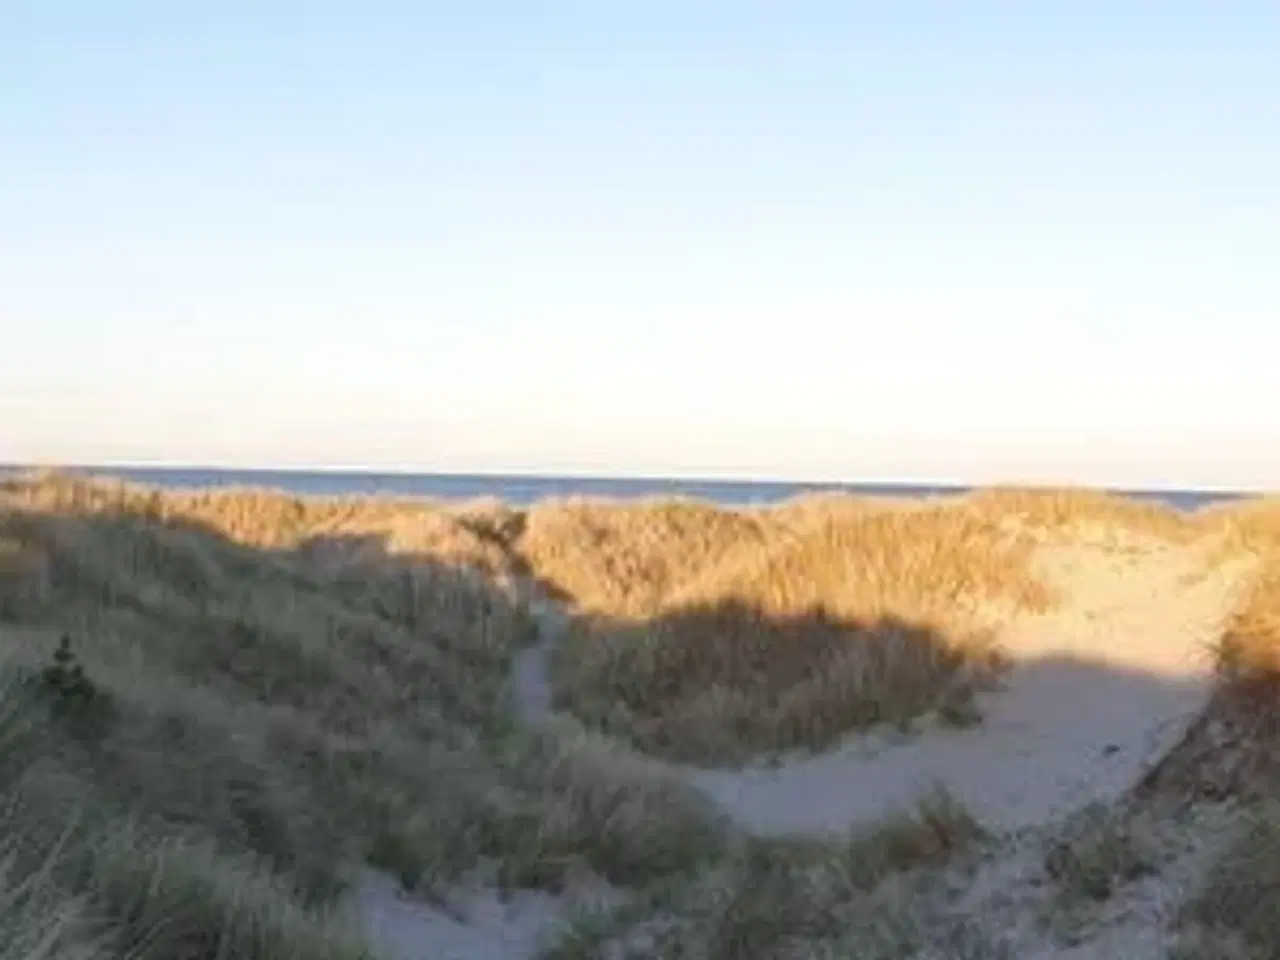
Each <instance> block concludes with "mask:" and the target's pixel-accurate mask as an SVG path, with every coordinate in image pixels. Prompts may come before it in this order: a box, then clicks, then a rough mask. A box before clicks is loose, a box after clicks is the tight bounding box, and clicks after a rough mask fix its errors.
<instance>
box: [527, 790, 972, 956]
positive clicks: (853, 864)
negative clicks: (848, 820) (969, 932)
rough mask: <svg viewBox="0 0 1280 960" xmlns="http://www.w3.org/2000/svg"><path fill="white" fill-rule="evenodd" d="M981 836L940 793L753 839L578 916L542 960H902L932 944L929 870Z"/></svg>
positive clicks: (955, 858)
mask: <svg viewBox="0 0 1280 960" xmlns="http://www.w3.org/2000/svg"><path fill="white" fill-rule="evenodd" d="M987 839H988V838H987V836H986V834H985V833H984V832H983V830H982V828H981V827H980V826H979V825H978V823H977V822H976V821H975V820H974V819H973V818H972V816H970V814H969V813H968V812H967V811H966V810H965V809H964V807H963V806H961V805H960V804H958V803H957V802H956V801H955V800H954V799H953V798H952V797H950V796H949V795H948V794H946V793H945V792H943V791H935V792H934V793H933V794H930V795H927V796H926V797H925V798H924V799H923V800H922V801H921V803H920V804H919V805H918V806H917V807H916V808H915V809H913V810H906V811H903V812H902V813H900V814H897V815H895V816H892V817H888V818H886V819H885V820H884V821H882V822H880V823H875V824H870V825H868V826H865V827H863V828H860V829H857V830H854V831H851V832H849V833H847V834H844V835H837V836H830V837H821V838H811V839H801V838H787V837H783V838H769V839H760V838H749V839H746V840H744V841H743V842H742V843H740V844H738V845H736V846H735V847H734V849H733V850H732V852H731V853H729V854H728V855H727V856H726V857H725V858H724V859H723V860H722V861H721V862H720V863H719V864H718V865H717V866H716V868H715V869H713V870H708V871H705V872H703V873H701V874H699V875H698V876H696V877H694V878H691V879H688V880H681V881H679V882H676V883H674V884H671V883H668V884H664V885H662V886H660V887H657V888H655V889H654V890H652V891H651V892H650V896H649V897H648V898H647V899H645V900H640V901H638V902H637V903H634V904H632V905H630V906H629V907H628V908H624V909H623V910H620V911H618V912H616V913H613V914H610V915H588V916H584V917H582V918H579V920H578V922H577V923H576V924H575V925H574V926H573V927H572V928H571V929H570V931H569V932H568V934H567V935H566V936H565V937H564V938H563V939H562V940H561V941H560V942H559V943H558V944H557V945H556V946H555V947H553V948H550V949H548V950H547V951H546V952H545V953H544V954H543V955H542V960H586V958H587V957H600V956H628V957H640V956H661V957H704V958H708V960H738V958H746V957H778V958H793V957H794V958H797V960H799V958H808V957H858V958H869V960H907V958H909V957H915V956H918V955H921V954H920V951H921V950H922V949H923V948H925V947H926V946H931V945H932V944H930V943H927V942H926V940H927V939H928V938H927V937H926V935H925V932H924V930H923V929H921V927H920V925H918V924H917V923H915V922H914V919H915V918H914V916H913V914H914V910H915V907H916V906H917V904H916V903H914V902H913V901H914V900H915V899H916V898H917V896H918V895H919V894H921V893H922V892H923V891H924V890H925V889H926V888H927V887H928V885H929V883H928V881H929V880H930V879H931V873H934V872H937V871H941V870H945V869H948V868H951V867H952V866H954V865H956V864H957V863H958V862H960V861H962V860H963V859H964V858H965V857H967V856H970V855H973V854H976V853H978V852H979V851H980V850H981V849H982V847H983V846H984V844H985V843H986V841H987ZM607 951H608V952H607ZM948 955H955V954H948ZM985 956H990V955H989V954H988V955H985Z"/></svg>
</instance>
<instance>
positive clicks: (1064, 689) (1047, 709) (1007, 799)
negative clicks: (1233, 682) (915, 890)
mask: <svg viewBox="0 0 1280 960" xmlns="http://www.w3.org/2000/svg"><path fill="white" fill-rule="evenodd" d="M1040 562H1041V563H1042V564H1044V566H1045V568H1046V573H1047V574H1048V575H1050V576H1051V577H1052V578H1053V579H1054V580H1055V581H1056V582H1057V583H1059V584H1060V585H1061V586H1062V587H1063V588H1064V590H1065V592H1066V594H1067V597H1068V601H1067V602H1066V603H1064V605H1063V608H1062V609H1061V610H1059V611H1057V612H1054V613H1052V614H1049V615H1045V616H1041V617H1027V618H1023V619H1020V620H1015V621H1014V622H1012V623H1010V624H1009V626H1008V627H1007V629H1006V630H1005V631H1004V634H1003V637H1002V640H1003V643H1004V645H1005V646H1006V648H1007V649H1008V650H1009V652H1010V653H1011V654H1012V655H1013V656H1014V658H1015V661H1016V666H1015V667H1014V669H1013V671H1012V672H1011V674H1010V676H1009V679H1008V683H1007V688H1006V689H1005V690H1003V691H1001V692H999V693H995V694H991V695H989V696H988V697H986V698H985V702H984V704H983V706H984V710H985V714H984V720H983V722H982V723H981V725H979V726H977V727H974V728H971V729H968V730H948V729H943V728H928V729H925V730H924V731H922V732H921V733H919V734H918V735H916V736H914V737H913V738H911V739H906V740H904V739H903V738H902V737H901V736H897V737H888V736H883V735H861V736H854V737H851V738H849V740H848V741H847V742H846V743H845V744H844V745H842V746H840V747H838V748H836V749H833V750H831V751H828V752H826V753H824V754H821V755H819V756H815V757H806V758H803V759H798V760H795V761H791V762H787V763H785V764H783V765H782V766H779V767H777V768H771V769H757V770H745V771H724V770H702V769H696V768H683V772H684V774H685V776H686V778H687V781H688V782H689V783H690V785H691V786H693V787H694V788H696V789H698V790H701V791H703V792H704V793H705V794H707V795H709V796H710V797H712V798H713V799H714V800H716V801H717V802H718V803H719V804H720V806H721V807H722V808H723V809H724V810H725V811H726V812H727V813H728V814H729V815H730V816H731V817H732V818H734V819H735V820H736V822H738V823H739V824H740V825H741V826H743V827H744V828H746V829H748V830H751V831H754V832H760V833H766V832H817V831H826V830H839V829H841V828H845V827H848V826H850V825H852V824H856V823H859V822H866V821H869V820H874V819H877V818H879V817H881V816H883V815H885V814H888V813H891V812H894V811H897V810H901V809H903V808H905V807H908V806H910V805H911V804H912V803H913V802H915V801H916V800H917V799H919V797H920V795H921V794H922V792H923V791H925V790H927V789H929V788H931V787H932V786H934V785H935V784H942V785H944V786H945V787H947V788H948V789H949V790H950V791H951V792H952V793H954V794H955V795H956V796H957V797H958V798H959V799H960V800H961V801H962V802H964V803H966V804H967V805H968V806H969V808H970V809H971V810H972V811H973V812H974V813H975V814H976V815H977V816H978V817H979V818H981V819H983V820H984V821H985V822H987V823H988V824H989V825H990V826H992V827H994V828H997V829H1008V830H1016V829H1018V828H1022V827H1032V826H1037V825H1041V824H1044V823H1046V822H1047V821H1051V820H1053V819H1056V818H1057V817H1059V816H1063V815H1066V814H1067V813H1069V812H1071V811H1072V810H1073V809H1075V808H1078V807H1080V806H1083V805H1084V804H1086V803H1089V802H1091V801H1095V800H1102V801H1108V800H1112V799H1115V798H1117V797H1118V796H1119V795H1120V794H1122V793H1123V792H1124V791H1125V790H1127V789H1128V788H1129V787H1130V786H1131V785H1132V784H1133V783H1134V782H1135V781H1136V780H1137V779H1138V777H1139V776H1140V775H1141V774H1142V773H1143V772H1144V771H1145V769H1146V768H1147V767H1148V766H1149V765H1150V764H1151V763H1152V762H1154V761H1155V760H1156V759H1157V758H1158V757H1159V756H1161V755H1162V754H1163V753H1164V752H1166V751H1167V750H1168V749H1170V748H1171V747H1172V746H1173V745H1174V744H1175V743H1176V742H1177V741H1178V740H1179V739H1180V738H1181V736H1182V735H1183V732H1184V731H1185V729H1186V727H1187V725H1188V724H1189V723H1190V722H1191V721H1192V720H1194V718H1195V717H1196V715H1197V714H1198V713H1199V712H1200V711H1201V710H1202V709H1203V707H1204V704H1205V701H1206V699H1207V696H1208V693H1209V688H1210V680H1211V678H1210V673H1209V669H1210V660H1209V656H1208V654H1209V652H1210V650H1209V648H1210V645H1211V644H1212V642H1213V641H1214V640H1215V639H1216V637H1217V635H1218V633H1219V631H1220V627H1221V623H1222V621H1223V619H1224V617H1225V616H1226V615H1227V613H1228V612H1229V610H1230V609H1231V605H1232V603H1233V600H1234V597H1235V591H1236V590H1237V589H1238V588H1239V587H1240V586H1242V585H1243V583H1244V582H1245V576H1246V574H1247V572H1248V571H1247V568H1246V567H1245V566H1244V565H1243V564H1241V565H1237V566H1235V567H1232V568H1224V569H1221V570H1218V571H1215V572H1213V573H1212V574H1210V575H1207V576H1199V574H1200V573H1201V572H1202V571H1203V570H1204V560H1203V556H1202V555H1201V553H1199V552H1197V551H1192V550H1190V549H1187V548H1178V549H1175V548H1160V549H1155V548H1151V549H1148V550H1146V551H1145V552H1143V553H1142V554H1140V555H1138V556H1136V557H1127V558H1124V559H1120V558H1118V557H1117V556H1116V554H1115V553H1114V552H1111V551H1108V550H1106V549H1103V548H1100V547H1088V546H1080V545H1075V546H1072V547H1069V548H1061V547H1046V548H1044V549H1043V550H1042V552H1041V556H1040ZM536 614H537V616H538V620H539V623H540V626H541V629H542V635H543V641H542V643H541V644H539V645H538V646H536V647H534V648H531V649H529V650H526V651H524V652H523V653H522V654H521V656H520V657H519V659H518V662H517V665H516V671H515V676H514V700H515V707H516V710H517V713H518V714H519V715H520V716H521V717H522V718H523V719H524V720H525V721H526V722H528V723H531V724H532V723H538V722H541V721H543V720H545V719H547V718H548V717H549V716H550V714H551V685H550V680H549V674H548V661H549V658H550V654H551V652H552V650H553V649H554V645H555V644H556V643H557V642H558V641H559V639H560V638H561V637H562V636H563V633H564V627H565V622H566V618H565V615H564V614H563V613H562V612H561V611H559V610H558V609H557V608H556V607H554V606H553V605H550V604H548V605H544V606H542V607H541V608H540V609H537V610H536ZM571 902H572V901H571V900H570V899H568V898H565V897H554V896H551V895H548V894H545V893H531V892H522V893H520V894H518V895H517V896H516V897H515V898H514V899H513V900H512V901H511V902H509V903H504V902H502V901H501V900H500V899H499V898H498V897H497V896H496V895H495V894H494V892H493V891H492V890H485V889H477V890H474V891H471V892H467V893H460V894H459V895H458V897H457V900H456V903H454V904H453V905H452V909H450V910H448V911H446V910H442V909H438V908H433V907H430V906H427V905H425V904H422V903H419V902H414V901H411V900H407V899H403V898H401V897H400V896H399V894H398V891H397V889H396V884H395V883H394V881H391V880H390V879H388V878H385V877H380V876H377V875H369V876H367V877H366V878H365V879H364V880H363V882H362V883H361V885H360V886H359V889H358V896H357V902H356V904H355V905H356V907H357V909H358V910H359V914H360V918H361V922H362V923H363V925H364V928H365V929H366V930H367V931H368V932H369V935H370V937H371V939H372V941H373V943H374V944H375V945H376V946H377V948H378V949H379V951H380V952H381V953H382V954H383V955H384V956H386V957H387V958H389V960H428V958H430V960H452V958H464V957H465V958H471V960H531V958H532V957H534V956H535V955H536V953H537V950H538V946H539V943H540V942H541V941H542V939H543V937H545V936H546V935H547V934H548V933H550V932H552V931H553V930H554V928H555V927H556V926H558V924H559V923H560V922H562V921H563V919H564V918H565V917H566V916H567V914H568V911H569V909H570V904H571ZM1156 936H1157V934H1156V933H1155V928H1154V927H1153V926H1152V925H1151V924H1147V923H1136V924H1134V923H1130V924H1118V925H1116V926H1115V927H1113V928H1110V929H1106V930H1101V931H1098V936H1097V939H1092V942H1089V943H1086V944H1083V945H1081V946H1080V947H1079V948H1078V949H1074V950H1073V949H1063V948H1052V947H1047V946H1046V948H1045V949H1044V950H1043V951H1042V952H1038V953H1035V956H1036V957H1037V958H1043V960H1077V958H1078V960H1083V958H1084V957H1086V956H1089V957H1092V956H1121V955H1123V956H1134V957H1144V956H1152V957H1154V956H1158V955H1160V954H1159V952H1158V951H1159V944H1158V941H1157V939H1156ZM1029 939H1032V940H1038V939H1039V938H1038V937H1035V938H1029ZM1023 945H1024V946H1030V944H1029V943H1027V942H1026V941H1024V944H1023ZM1099 950H1102V951H1104V952H1102V953H1098V951H1099Z"/></svg>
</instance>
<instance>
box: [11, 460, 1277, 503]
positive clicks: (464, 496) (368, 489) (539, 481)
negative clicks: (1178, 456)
mask: <svg viewBox="0 0 1280 960" xmlns="http://www.w3.org/2000/svg"><path fill="white" fill-rule="evenodd" d="M29 469H30V468H29V467H21V466H16V465H4V466H0V476H3V475H4V474H12V473H15V472H23V471H26V470H29ZM63 470H64V472H67V473H78V474H85V475H90V476H100V477H116V478H120V479H124V480H129V481H134V482H137V483H144V484H150V485H155V486H161V487H172V488H192V487H256V488H264V487H265V488H272V489H277V490H282V491H286V492H289V493H295V494H303V495H313V496H342V495H375V494H377V495H384V496H387V495H389V496H405V497H423V498H428V499H433V500H474V499H479V498H493V499H497V500H502V501H503V502H505V503H509V504H512V505H516V506H527V505H529V504H532V503H534V502H536V501H538V500H543V499H547V498H560V497H569V496H582V497H605V498H611V499H638V498H644V497H669V496H678V497H691V498H695V499H699V500H707V501H711V502H713V503H719V504H723V505H725V506H748V505H762V504H770V503H777V502H780V501H783V500H787V499H790V498H792V497H795V496H797V495H799V494H805V493H819V492H842V493H850V494H856V495H859V496H888V497H921V496H938V495H947V494H957V493H964V492H965V491H966V490H969V489H971V488H969V487H964V486H955V485H927V484H923V485H922V484H907V483H901V484H899V483H816V482H815V483H801V482H788V481H780V480H756V481H750V480H697V479H684V478H680V479H675V478H672V479H660V478H649V477H645V478H640V477H582V476H550V475H546V476H528V475H512V474H465V473H377V472H365V471H354V470H352V471H346V470H301V469H288V470H239V469H219V468H203V467H93V466H81V467H67V468H63ZM1111 492H1113V493H1120V494H1125V495H1127V496H1130V497H1134V498H1136V499H1140V500H1150V501H1155V502H1163V503H1166V504H1169V505H1171V506H1174V507H1177V508H1179V509H1182V510H1195V509H1197V508H1199V507H1202V506H1205V505H1208V504H1212V503H1220V502H1223V501H1228V500H1235V499H1240V498H1242V497H1246V496H1251V495H1252V494H1247V493H1243V492H1240V493H1236V492H1224V491H1219V490H1213V491H1206V490H1127V489H1113V490H1112V491H1111Z"/></svg>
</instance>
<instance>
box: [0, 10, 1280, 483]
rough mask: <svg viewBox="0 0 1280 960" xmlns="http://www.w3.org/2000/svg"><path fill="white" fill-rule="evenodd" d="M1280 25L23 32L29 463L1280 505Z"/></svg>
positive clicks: (15, 201) (470, 15)
mask: <svg viewBox="0 0 1280 960" xmlns="http://www.w3.org/2000/svg"><path fill="white" fill-rule="evenodd" d="M1278 51H1280V5H1277V4H1274V3H1269V2H1262V0H1258V2H1252V3H1243V2H1229V0H1224V2H1215V3H1209V2H1207V0H1206V2H1201V3H1194V4H1193V3H1179V2H1174V0H1169V2H1154V0H1152V2H1141V3H1140V2H1125V0H1112V2H1088V0H1076V2H1057V0H1037V2H1026V3H1023V2H1014V0H1006V2H993V0H969V2H966V3H953V2H943V0H937V2H933V3H926V2H912V0H900V2H895V3H888V2H880V3H859V2H844V3H840V2H835V0H831V2H825V3H819V2H805V0H795V2H791V3H782V2H751V0H735V2H729V0H715V2H712V0H704V2H698V0H684V2H674V0H655V2H646V3H639V2H629V3H623V2H620V0H619V2H615V3H608V2H586V0H582V2H578V3H568V2H561V3H551V2H536V0H530V2H521V3H517V2H515V0H509V2H484V0H476V2H473V3H469V4H464V3H448V4H446V3H432V2H419V3H411V2H408V0H404V2H398V3H393V2H374V0H368V2H362V3H354V2H350V3H342V4H336V3H321V2H313V3H303V2H297V3H283V2H271V0H257V2H249V0H222V2H217V3H162V2H159V0H156V2H149V3H144V2H128V0H121V2H116V3H111V4H102V3H95V2H90V0H78V2H76V0H63V2H55V0H42V2H34V0H33V2H26V3H24V2H5V0H0V329H2V330H3V333H4V336H3V349H2V350H0V461H2V460H22V461H27V460H42V461H49V460H52V461H64V462H65V461H82V462H83V461H155V460H168V461H185V462H196V463H223V464H236V465H281V464H324V465H357V466H364V465H375V466H393V467H395V466H405V467H418V468H422V469H461V470H470V469H519V470H575V471H587V472H602V471H603V472H621V473H712V474H725V473H747V474H757V475H759V474H767V475H774V476H797V477H818V478H832V479H834V478H848V479H864V478H865V479H886V478H887V479H958V480H975V481H982V480H988V479H1046V478H1047V479H1056V480H1083V481H1101V482H1119V483H1139V484H1153V483H1154V484H1168V485H1174V486H1177V485H1194V484H1226V485H1235V484H1239V485H1250V486H1252V485H1269V486H1276V487H1280V443H1277V442H1275V441H1276V440H1277V439H1278V438H1280V377H1278V376H1277V373H1276V370H1277V369H1278V366H1277V359H1276V358H1277V351H1276V348H1275V334H1274V332H1272V331H1273V330H1275V329H1276V328H1277V327H1278V324H1277V318H1278V317H1280V52H1278Z"/></svg>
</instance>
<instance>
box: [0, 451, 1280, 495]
mask: <svg viewBox="0 0 1280 960" xmlns="http://www.w3.org/2000/svg"><path fill="white" fill-rule="evenodd" d="M0 470H2V471H12V470H23V471H36V470H52V471H58V470H81V471H103V470H105V471H110V470H135V471H161V470H182V471H189V472H210V473H294V474H306V473H321V474H329V475H344V474H345V475H349V476H388V477H397V476H427V477H454V478H478V479H494V480H497V479H523V480H587V481H592V480H596V481H610V480H614V481H627V480H634V481H642V482H656V483H723V484H734V485H741V486H753V485H761V484H770V485H783V486H789V485H813V486H840V487H915V488H928V489H936V490H956V491H966V490H975V489H983V488H990V487H1016V488H1023V489H1055V488H1063V487H1065V488H1076V489H1088V490H1101V491H1106V492H1113V493H1138V494H1141V493H1205V494H1225V495H1242V496H1249V495H1263V494H1267V493H1272V492H1275V488H1273V487H1265V486H1250V485H1237V486H1231V485H1224V484H1199V485H1194V486H1177V485H1167V484H1152V485H1134V484H1123V483H1103V482H1092V483H1089V482H1080V481H1070V480H1063V481H1047V480H1017V479H1002V480H984V481H964V480H958V479H955V478H950V479H926V478H920V477H910V478H907V479H901V478H895V479H883V478H881V479H875V478H863V479H844V478H833V477H798V476H791V477H788V476H786V475H776V474H775V475H743V474H741V473H733V472H724V473H720V474H716V473H714V472H709V473H679V472H676V473H656V472H648V471H641V472H635V473H622V472H615V473H596V472H590V471H584V470H580V469H573V468H565V469H560V470H554V471H550V470H529V469H519V468H513V469H498V468H487V469H486V468H479V469H470V470H458V469H431V468H429V467H425V466H421V465H408V464H395V465H382V466H374V465H368V464H366V465H352V464H307V465H302V464H275V465H272V464H257V465H254V466H244V465H234V464H217V463H207V462H206V463H201V462H191V461H160V460H148V461H136V460H117V461H102V462H97V463H71V462H65V461H64V462H60V463H56V464H54V463H49V462H43V463H27V464H21V463H0Z"/></svg>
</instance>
